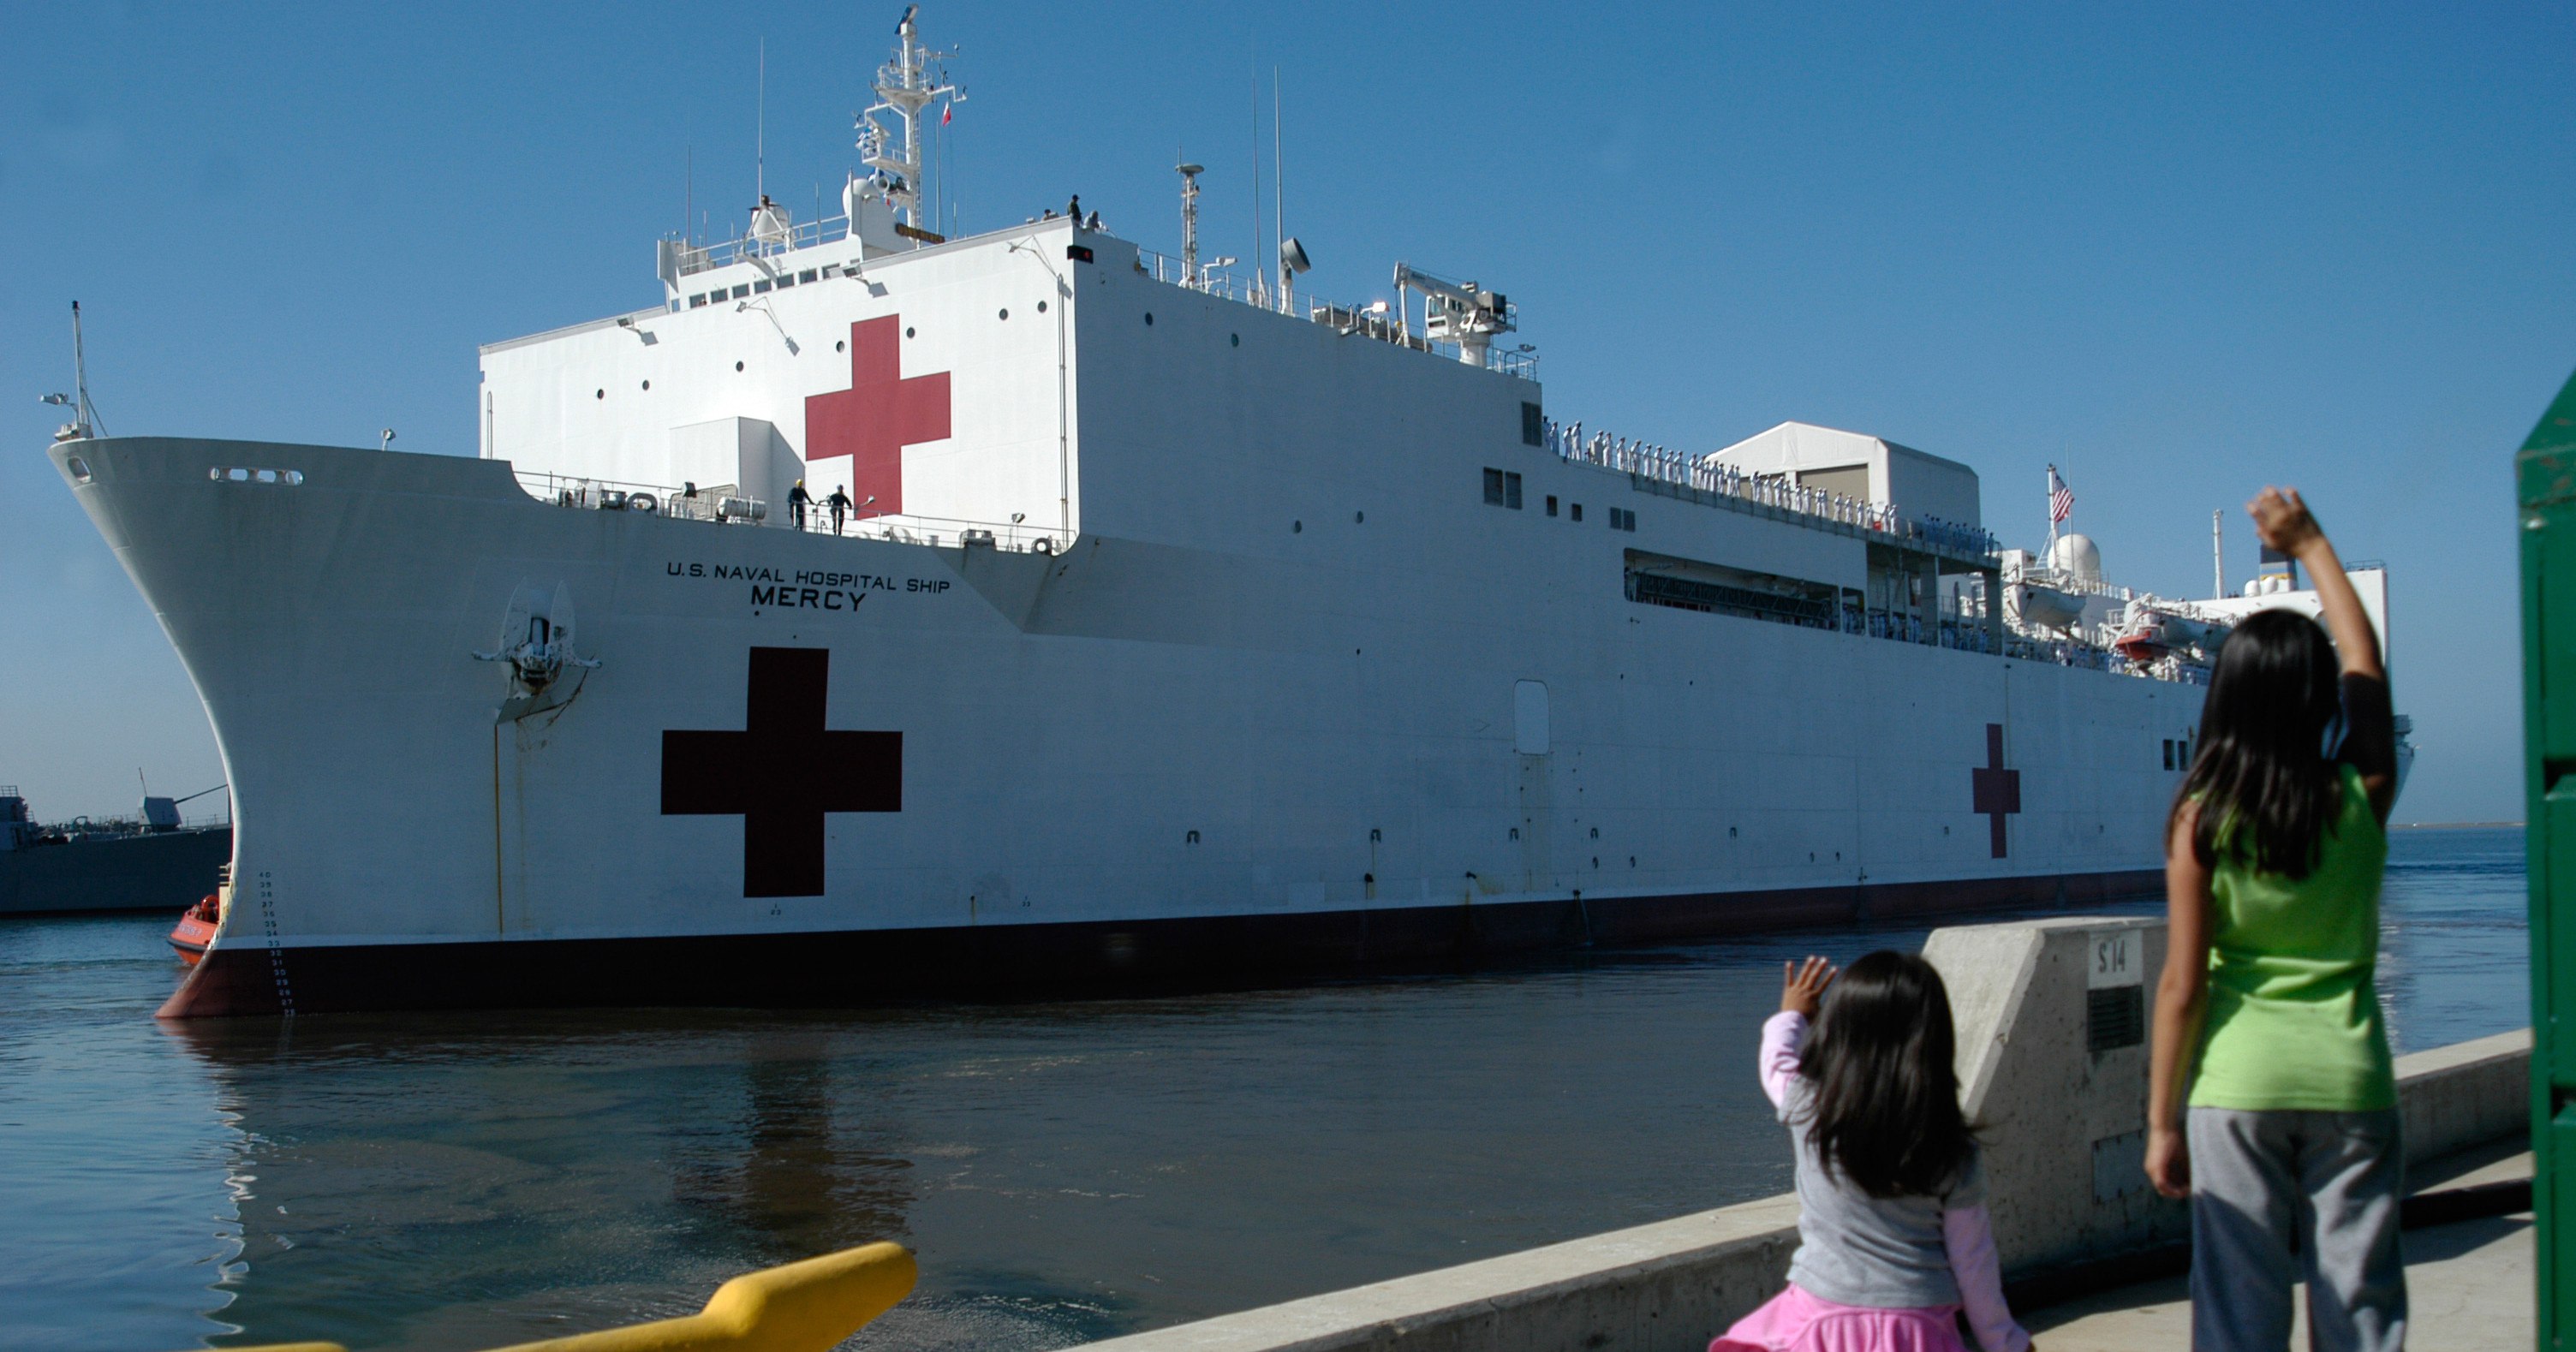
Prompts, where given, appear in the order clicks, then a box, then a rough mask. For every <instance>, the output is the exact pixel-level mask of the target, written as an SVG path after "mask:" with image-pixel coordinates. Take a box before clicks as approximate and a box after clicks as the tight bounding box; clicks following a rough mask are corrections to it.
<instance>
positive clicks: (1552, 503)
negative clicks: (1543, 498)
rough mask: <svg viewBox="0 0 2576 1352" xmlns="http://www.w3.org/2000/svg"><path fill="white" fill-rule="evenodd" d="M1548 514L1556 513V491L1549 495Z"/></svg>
mask: <svg viewBox="0 0 2576 1352" xmlns="http://www.w3.org/2000/svg"><path fill="white" fill-rule="evenodd" d="M1547 514H1548V515H1549V516H1554V515H1556V495H1555V494H1554V493H1550V494H1548V495H1547Z"/></svg>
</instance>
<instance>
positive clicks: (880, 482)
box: [805, 315, 949, 516]
mask: <svg viewBox="0 0 2576 1352" xmlns="http://www.w3.org/2000/svg"><path fill="white" fill-rule="evenodd" d="M902 326H903V320H902V318H901V317H900V316H897V315H888V316H886V317H885V318H883V319H862V320H860V321H859V322H857V323H855V324H852V325H851V326H850V388H848V389H846V390H840V391H836V392H834V393H831V394H817V395H810V396H808V397H807V398H806V400H805V463H806V464H807V466H809V467H811V466H813V465H816V464H819V463H820V462H822V461H825V460H830V459H832V458H834V457H836V456H844V455H846V456H848V457H850V497H851V499H852V500H853V501H856V502H866V501H867V500H868V499H869V498H871V497H873V498H875V499H876V502H875V503H873V504H871V505H870V506H869V507H867V508H866V509H865V510H864V511H861V512H860V513H859V515H861V516H881V515H886V514H889V513H895V512H900V511H902V510H903V448H904V447H906V446H912V445H917V444H919V443H921V442H925V441H943V440H946V439H947V437H948V435H949V431H948V412H949V408H948V373H947V372H946V371H936V372H933V373H931V374H929V375H926V376H913V377H912V378H910V379H905V378H904V375H903V353H902V344H903V338H902V331H903V330H902ZM815 496H817V497H820V496H822V491H821V490H820V489H819V488H818V489H816V490H815Z"/></svg>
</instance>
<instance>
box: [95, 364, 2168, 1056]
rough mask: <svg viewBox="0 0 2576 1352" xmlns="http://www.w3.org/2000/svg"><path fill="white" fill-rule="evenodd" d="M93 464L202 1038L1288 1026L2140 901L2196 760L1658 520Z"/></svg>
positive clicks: (182, 455) (133, 449) (2132, 711)
mask: <svg viewBox="0 0 2576 1352" xmlns="http://www.w3.org/2000/svg"><path fill="white" fill-rule="evenodd" d="M1394 355H1396V356H1407V355H1410V354H1403V353H1396V354H1394ZM1464 374H1466V375H1470V376H1473V375H1476V374H1477V373H1473V372H1468V373H1464ZM1470 453H1471V454H1472V452H1470ZM54 456H55V460H56V462H57V464H58V465H59V466H61V467H62V468H63V470H64V473H65V478H66V479H67V481H69V482H70V484H71V486H72V490H73V492H74V493H75V495H76V497H77V498H78V500H79V501H80V502H81V503H82V504H83V506H84V508H85V509H86V510H87V511H88V512H89V513H90V515H91V517H92V519H93V520H94V521H95V522H96V523H97V524H98V526H99V528H100V530H101V532H102V534H104V535H105V536H106V538H107V539H108V541H109V542H110V544H111V545H112V546H114V547H115V549H116V551H117V553H118V556H119V557H120V559H121V560H122V561H123V562H124V564H125V566H126V567H127V569H128V571H129V572H130V573H131V574H132V576H133V577H134V579H135V581H136V583H137V585H138V587H139V588H140V589H141V590H142V592H143V593H144V595H145V597H146V598H147V599H148V600H149V601H150V602H151V604H152V606H153V609H154V611H155V613H156V615H157V616H158V617H159V618H160V620H161V622H162V624H163V626H164V628H165V630H166V631H167V632H168V633H169V635H170V637H171V639H172V642H173V645H174V647H175V648H176V649H177V651H178V653H179V656H180V658H181V660H182V662H183V664H184V665H185V666H186V668H187V670H188V672H189V674H190V676H191V679H192V680H193V681H194V682H195V684H196V686H197V689H198V692H199V694H200V696H201V697H202V698H203V699H204V701H205V704H206V708H207V711H208V715H209V720H210V722H211V724H212V725H213V727H214V729H215V733H216V737H217V740H218V743H219V745H220V747H221V749H222V752H223V756H224V761H225V768H226V772H227V779H228V781H229V782H230V784H231V785H232V792H233V796H234V819H235V833H236V839H235V851H234V860H233V872H232V878H233V890H232V893H231V895H230V897H229V901H228V906H227V910H226V913H225V917H224V922H223V925H222V928H221V930H220V932H219V934H218V936H217V937H216V940H215V942H214V944H213V945H212V947H211V948H210V950H209V952H208V954H207V956H206V959H205V961H204V962H203V963H202V964H201V965H200V966H199V967H198V968H197V969H196V970H195V972H194V973H193V974H192V975H191V977H190V978H189V980H188V982H187V984H186V985H185V986H184V987H183V988H182V990H181V991H180V992H179V993H178V994H177V995H176V996H175V997H174V998H173V999H172V1001H171V1003H170V1006H169V1009H168V1011H167V1012H169V1013H171V1014H173V1015H191V1016H196V1015H220V1014H262V1013H270V1012H276V1011H280V1010H283V1009H293V1010H296V1011H299V1012H301V1011H305V1010H314V1009H356V1008H371V1007H419V1006H435V1005H484V1004H513V1005H515V1004H564V1003H600V1002H650V1003H748V1004H813V1003H826V1004H841V1003H866V1002H869V1001H873V1000H879V999H887V998H915V997H920V996H935V995H939V994H960V995H970V996H996V995H998V996H1019V995H1027V994H1036V993H1053V992H1063V991H1081V990H1102V989H1115V988H1121V987H1132V988H1155V987H1161V986H1175V985H1177V986H1204V985H1210V984H1237V983H1242V982H1253V983H1261V982H1270V981H1279V980H1302V979H1308V978H1311V977H1314V976H1317V975H1327V974H1331V973H1333V972H1337V971H1350V970H1368V969H1371V968H1377V967H1404V966H1422V965H1436V964H1440V963H1449V962H1456V961H1460V960H1468V961H1473V960H1476V959H1477V958H1479V957H1480V956H1482V955H1487V954H1498V953H1509V952H1519V951H1526V950H1529V949H1533V948H1538V947H1544V946H1548V945H1557V944H1579V943H1583V942H1596V943H1626V942H1653V941H1664V940H1675V939H1687V938H1690V937H1694V936H1699V935H1710V934H1722V933H1729V932H1744V931H1747V930H1752V929H1759V928H1764V927H1771V926H1785V925H1791V924H1798V923H1813V922H1818V921H1832V920H1842V919H1849V918H1852V917H1854V916H1857V915H1864V914H1867V915H1890V916H1892V915H1900V914H1930V913H1934V912H1936V911H1955V910H1961V909H1970V908H1975V907H1980V906H1988V905H2006V904H2013V903H2016V902H2032V901H2037V902H2047V901H2052V900H2055V899H2057V898H2060V897H2064V898H2066V899H2068V900H2070V901H2073V900H2093V899H2098V898H2103V897H2108V896H2112V895H2127V894H2135V893H2137V892H2140V891H2144V890H2148V889H2151V888H2152V873H2153V870H2154V869H2155V868H2156V867H2157V866H2158V865H2159V863H2160V860H2161V852H2160V850H2159V849H2158V833H2159V826H2160V823H2161V821H2162V818H2163V814H2164V809H2165V807H2166V805H2167V803H2168V802H2169V800H2170V797H2171V794H2172V792H2173V788H2174V786H2175V784H2176V783H2177V782H2178V776H2177V775H2176V774H2174V773H2172V772H2171V771H2169V770H2167V769H2165V768H2163V765H2162V764H2161V763H2160V761H2159V738H2163V739H2167V740H2168V741H2170V739H2172V738H2175V737H2177V736H2181V735H2186V734H2187V733H2188V731H2189V730H2190V727H2191V724H2192V723H2193V722H2194V721H2195V720H2196V718H2197V714H2198V707H2199V694H2200V692H2199V691H2198V690H2197V689H2194V688H2191V687H2183V686H2175V685H2170V684H2166V683H2163V682H2155V681H2147V680H2139V679H2131V678H2126V677H2120V676H2114V675H2110V674H2107V673H2103V672H2099V671H2084V670H2071V669H2064V668H2058V667H2054V666H2049V665H2045V664H2034V663H2030V662H2021V661H2011V660H2006V659H2003V658H2000V657H1995V656H1991V655H1987V654H1982V653H1975V652H1966V651H1954V650H1950V649H1944V648H1938V647H1928V646H1923V645H1919V644H1912V643H1904V642H1896V641H1889V640H1883V639H1876V638H1870V637H1866V636H1861V635H1854V634H1847V633H1840V632H1834V631H1831V630H1823V629H1811V628H1804V627H1800V626H1797V625H1791V624H1779V623H1769V622H1765V621H1760V620H1753V619H1742V618H1736V617H1732V616H1728V615H1721V614H1704V613H1695V612H1691V611H1687V610H1679V609H1672V608H1668V607H1664V606H1655V605H1644V604H1638V603H1636V602H1634V601H1631V600H1630V599H1628V598H1627V597H1626V596H1624V595H1623V594H1622V592H1621V589H1620V576H1621V574H1620V569H1621V566H1622V565H1621V559H1622V557H1623V554H1622V551H1623V550H1624V549H1628V548H1630V547H1631V545H1632V542H1635V541H1639V540H1642V543H1644V544H1645V545H1647V546H1650V547H1653V548H1657V549H1669V550H1672V551H1673V552H1675V553H1680V554H1685V555H1688V556H1691V557H1704V558H1720V559H1726V558H1740V557H1750V556H1753V555H1756V554H1759V553H1760V552H1761V551H1764V550H1770V551H1772V552H1773V553H1778V552H1779V551H1781V550H1784V549H1810V548H1815V547H1819V546H1816V545H1814V544H1813V543H1812V542H1811V538H1810V537H1812V536H1814V534H1815V533H1814V532H1812V531H1807V530H1804V529H1802V528H1800V527H1797V526H1795V525H1794V524H1783V523H1781V522H1777V521H1773V520H1766V519H1759V518H1755V517H1751V516H1745V515H1740V514H1736V513H1731V512H1724V511H1718V510H1713V509H1708V508H1703V507H1686V506H1679V505H1669V506H1666V507H1656V506H1654V504H1653V503H1652V502H1651V500H1648V499H1644V498H1642V497H1641V498H1636V499H1632V500H1637V501H1641V502H1646V503H1647V504H1648V508H1649V510H1648V514H1647V515H1646V517H1645V520H1646V521H1647V523H1648V525H1647V528H1646V530H1645V533H1644V534H1643V535H1642V537H1641V536H1639V535H1635V534H1627V535H1611V534H1609V533H1607V532H1599V533H1596V532H1593V531H1583V532H1581V533H1579V534H1578V533H1575V532H1572V531H1565V532H1562V533H1559V534H1556V535H1552V536H1537V537H1536V543H1532V544H1526V545H1514V544H1511V543H1509V542H1504V543H1502V544H1496V543H1494V542H1492V541H1491V540H1489V539H1488V538H1487V536H1488V535H1489V534H1490V530H1489V528H1488V525H1487V523H1488V520H1489V518H1486V517H1481V516H1475V515H1473V513H1475V512H1478V511H1482V510H1484V509H1483V508H1482V506H1481V505H1480V504H1475V503H1474V501H1473V499H1469V500H1468V502H1469V505H1467V506H1465V507H1463V508H1461V509H1460V513H1459V520H1458V523H1457V524H1458V525H1459V527H1460V528H1459V529H1456V530H1454V531H1453V530H1452V529H1451V525H1452V523H1451V522H1450V521H1449V520H1447V519H1445V518H1444V517H1443V516H1442V515H1440V514H1438V513H1431V512H1419V513H1408V512H1407V510H1406V509H1405V508H1404V507H1403V506H1402V501H1403V498H1402V497H1401V496H1396V494H1398V493H1399V490H1405V489H1406V486H1405V485H1395V486H1392V487H1391V488H1386V489H1380V490H1376V491H1375V495H1374V496H1367V497H1361V498H1360V499H1359V500H1360V501H1362V502H1364V503H1367V504H1368V506H1367V508H1366V509H1364V510H1363V511H1361V512H1359V513H1356V514H1354V513H1344V514H1343V515H1342V517H1341V518H1340V519H1341V521H1342V522H1345V523H1349V524H1346V525H1338V526H1335V525H1329V524H1327V523H1328V522H1329V520H1330V519H1329V518H1326V517H1324V516H1323V513H1322V511H1321V510H1315V511H1311V512H1310V514H1309V516H1308V518H1307V519H1306V520H1304V521H1300V522H1299V523H1297V524H1298V529H1297V530H1296V531H1293V532H1287V531H1283V532H1281V533H1280V535H1279V538H1278V539H1277V540H1275V541H1273V540H1268V539H1264V540H1259V541H1254V542H1250V543H1247V544H1243V545H1240V546H1229V547H1219V546H1217V545H1213V544H1211V543H1209V542H1207V541H1204V540H1202V541H1196V542H1188V541H1183V542H1176V541H1170V540H1154V539H1139V538H1133V537H1124V538H1122V537H1120V536H1117V535H1114V534H1111V533H1109V532H1108V531H1105V530H1102V531H1094V532H1091V533H1087V534H1085V535H1083V536H1081V537H1080V538H1079V539H1077V540H1076V541H1074V543H1073V544H1072V545H1071V546H1070V547H1069V548H1067V549H1064V550H1062V551H1061V552H1060V553H1058V554H1054V555H1041V554H1035V553H1026V554H1014V553H1010V552H1008V551H996V550H994V549H991V548H989V547H977V548H960V547H957V546H956V545H954V544H946V545H940V546H932V545H929V544H926V543H914V542H903V541H897V540H886V539H861V538H835V537H832V536H828V535H822V536H818V535H813V534H799V533H796V532H792V531H785V530H777V529H769V528H760V527H751V526H728V525H719V524H715V523H710V522H699V521H682V520H673V519H668V518H667V517H655V516H643V515H639V514H636V513H629V512H612V511H597V510H586V509H582V508H579V507H564V506H559V505H557V504H555V503H552V502H544V501H538V500H536V499H533V498H531V497H530V496H529V495H528V494H527V493H525V492H523V491H522V490H521V489H520V488H519V486H518V485H517V483H516V482H515V481H514V480H513V479H512V477H511V475H510V471H509V467H508V466H507V465H506V464H503V463H500V462H495V461H489V460H463V459H455V458H449V457H439V456H422V455H402V454H380V453H376V452H365V451H350V450H338V449H330V448H315V447H298V446H283V445H272V444H266V443H238V442H209V441H180V440H125V441H92V442H75V443H69V444H67V445H65V446H58V447H56V448H55V451H54ZM243 467H252V468H255V469H270V470H274V471H277V473H276V474H275V476H274V477H273V478H271V479H268V480H262V479H259V478H257V477H256V476H253V477H250V478H248V479H247V480H245V479H244V478H243V477H241V476H235V475H232V474H231V473H230V471H231V470H233V469H237V468H243ZM290 472H291V473H290ZM1541 472H1542V471H1541V470H1539V469H1534V470H1533V471H1532V477H1533V480H1534V482H1533V484H1532V494H1533V498H1535V496H1536V494H1537V491H1538V490H1539V489H1540V488H1542V487H1549V488H1551V489H1553V487H1554V485H1552V483H1551V482H1550V481H1549V480H1547V479H1544V478H1542V477H1541ZM1563 473H1564V474H1565V475H1566V476H1568V477H1567V479H1566V483H1565V491H1567V492H1569V493H1575V492H1581V493H1583V494H1585V495H1587V496H1589V495H1595V494H1606V492H1607V490H1608V489H1610V488H1612V487H1617V486H1622V485H1625V484H1626V483H1627V481H1626V480H1625V479H1624V477H1611V476H1604V475H1602V474H1600V473H1599V472H1598V471H1593V470H1584V469H1578V468H1574V467H1567V468H1565V469H1564V470H1563ZM1470 482H1472V480H1471V481H1470ZM1639 491H1641V490H1639ZM1596 500H1598V498H1597V497H1596ZM1614 500H1615V499H1614ZM1445 510H1446V509H1445V508H1444V511H1445ZM1530 515H1531V516H1535V514H1534V513H1533V514H1530ZM1363 522H1365V524H1362V523H1363ZM1380 523H1383V524H1382V525H1381V524H1380ZM1505 524H1510V525H1518V524H1519V519H1518V518H1515V519H1513V520H1512V521H1509V522H1506V523H1505ZM1535 529H1536V528H1535V527H1533V530H1535ZM1444 532H1445V533H1448V534H1452V535H1454V536H1455V537H1456V541H1457V545H1456V552H1454V553H1447V552H1443V548H1442V547H1435V545H1434V544H1427V543H1426V540H1433V541H1435V542H1436V537H1439V536H1441V535H1442V534H1443V533H1444ZM1765 532H1767V534H1765ZM1782 542H1785V543H1782ZM1825 543H1827V544H1831V543H1833V542H1832V541H1830V540H1828V541H1826V542H1825ZM1850 547H1851V548H1853V549H1855V550H1856V549H1858V548H1859V547H1860V545H1859V542H1851V545H1850ZM531 594H537V595H542V596H552V597H558V598H561V597H577V598H578V600H579V627H578V630H577V633H578V635H579V645H578V648H579V654H581V655H582V656H583V660H596V661H597V662H598V663H599V665H598V666H597V667H596V668H582V667H578V666H567V667H566V668H565V669H564V673H563V676H562V679H561V681H560V682H559V683H558V684H556V685H554V686H553V687H552V688H551V689H550V690H549V691H548V692H546V693H545V695H544V696H543V697H540V698H534V699H532V698H531V697H530V695H529V692H528V691H527V690H526V689H524V688H523V687H520V686H516V685H514V684H513V678H512V676H511V674H510V670H509V668H507V667H506V666H504V665H502V664H498V663H493V662H487V661H479V660H477V658H476V653H477V652H478V651H489V650H492V649H493V648H495V647H496V646H497V644H498V640H500V639H502V638H505V637H507V635H506V634H504V633H503V630H504V629H505V627H507V626H511V625H524V624H525V623H526V620H527V617H528V615H529V613H530V610H529V602H528V600H527V598H528V596H530V595H531ZM569 613H570V610H569V604H568V603H566V608H565V614H566V615H567V616H569ZM1533 706H1534V707H1533ZM2168 754H2169V751H2168ZM181 901H182V904H184V901H185V899H184V898H182V899H181Z"/></svg>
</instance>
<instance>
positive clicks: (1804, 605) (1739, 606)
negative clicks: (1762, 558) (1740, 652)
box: [1627, 549, 1859, 629]
mask: <svg viewBox="0 0 2576 1352" xmlns="http://www.w3.org/2000/svg"><path fill="white" fill-rule="evenodd" d="M1627 592H1628V599H1629V600H1631V601H1634V602H1636V603H1637V604H1639V605H1648V606H1668V607H1670V608H1672V609H1674V610H1696V611H1699V612H1701V613H1703V614H1710V615H1733V616H1736V617H1738V618H1741V619H1751V620H1769V621H1771V622H1772V623H1775V624H1789V625H1796V626H1798V627H1800V628H1803V629H1841V628H1843V627H1844V615H1845V612H1846V610H1847V609H1848V608H1849V606H1850V605H1851V604H1853V603H1854V602H1856V601H1857V599H1858V595H1859V594H1858V593H1856V592H1854V593H1848V594H1847V593H1846V592H1845V591H1844V589H1842V588H1840V587H1837V586H1835V585H1834V584H1832V583H1830V582H1816V581H1811V580H1809V579H1806V578H1797V577H1787V576H1783V575H1781V574H1778V573H1766V572H1760V571H1757V570H1755V569H1750V568H1734V567H1729V566H1727V565H1725V564H1720V563H1709V562H1706V561H1703V560H1699V559H1684V558H1676V557H1674V556H1672V555H1669V554H1648V553H1645V552H1643V551H1641V550H1636V549H1631V550H1629V551H1627Z"/></svg>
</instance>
